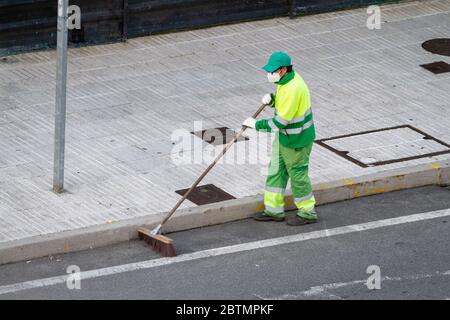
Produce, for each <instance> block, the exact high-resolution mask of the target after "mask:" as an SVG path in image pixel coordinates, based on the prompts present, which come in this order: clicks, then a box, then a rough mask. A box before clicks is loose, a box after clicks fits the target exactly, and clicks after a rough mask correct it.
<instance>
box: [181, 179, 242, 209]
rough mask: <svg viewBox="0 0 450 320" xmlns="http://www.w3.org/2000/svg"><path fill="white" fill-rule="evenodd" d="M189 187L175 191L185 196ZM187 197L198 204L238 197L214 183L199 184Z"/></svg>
mask: <svg viewBox="0 0 450 320" xmlns="http://www.w3.org/2000/svg"><path fill="white" fill-rule="evenodd" d="M188 190H189V189H182V190H177V191H175V192H176V193H178V194H179V195H181V196H183V195H184V194H185V193H186V192H187V191H188ZM187 199H188V200H189V201H191V202H193V203H195V204H196V205H203V204H209V203H214V202H220V201H225V200H231V199H236V197H234V196H232V195H231V194H229V193H228V192H225V191H224V190H222V189H220V188H219V187H217V186H215V185H213V184H206V185H204V186H198V187H196V188H194V190H192V192H191V193H190V194H189V195H188V197H187Z"/></svg>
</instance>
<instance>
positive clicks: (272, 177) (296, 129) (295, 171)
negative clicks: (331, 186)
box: [243, 52, 317, 226]
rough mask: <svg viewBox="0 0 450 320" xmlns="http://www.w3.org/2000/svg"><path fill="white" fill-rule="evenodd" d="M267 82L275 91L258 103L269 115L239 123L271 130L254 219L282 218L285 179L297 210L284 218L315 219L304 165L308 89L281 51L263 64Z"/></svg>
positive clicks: (310, 130)
mask: <svg viewBox="0 0 450 320" xmlns="http://www.w3.org/2000/svg"><path fill="white" fill-rule="evenodd" d="M263 69H264V70H265V71H266V72H267V78H268V80H269V82H272V83H275V84H276V85H277V89H276V93H275V94H266V95H265V96H264V97H263V98H262V103H263V104H266V105H270V106H272V107H274V109H275V115H274V117H273V118H270V119H262V120H258V121H256V120H255V119H254V118H248V119H246V120H245V121H244V123H243V125H244V126H247V127H250V128H254V129H256V130H257V131H265V132H274V133H275V134H276V136H275V139H274V142H273V145H272V156H271V160H270V164H269V173H268V176H267V179H266V186H265V192H264V206H265V209H264V211H263V212H258V213H256V214H255V216H254V219H255V220H258V221H283V220H285V211H284V204H285V203H284V193H285V190H286V186H287V183H288V181H289V179H290V180H291V189H292V196H293V199H294V203H295V205H296V207H297V209H298V211H297V214H296V215H295V216H293V217H288V218H287V221H286V222H287V224H289V225H296V226H298V225H305V224H310V223H315V222H317V214H316V212H315V210H314V207H315V203H316V200H315V198H314V194H313V192H312V188H311V182H310V179H309V176H308V165H309V158H310V154H311V149H312V146H313V141H314V139H315V137H316V134H315V129H314V123H313V114H312V110H311V100H310V95H309V89H308V86H307V85H306V83H305V81H304V80H303V78H302V77H301V76H300V75H299V74H298V73H297V72H295V71H294V70H293V67H292V62H291V58H290V57H289V55H287V54H286V53H284V52H275V53H273V54H272V55H271V56H270V58H269V61H268V63H267V64H266V65H265V66H264V67H263Z"/></svg>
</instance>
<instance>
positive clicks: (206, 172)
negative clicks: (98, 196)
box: [161, 104, 267, 225]
mask: <svg viewBox="0 0 450 320" xmlns="http://www.w3.org/2000/svg"><path fill="white" fill-rule="evenodd" d="M266 106H267V105H266V104H262V105H261V106H260V107H259V108H258V110H256V112H255V114H254V115H253V118H256V117H257V116H258V115H259V114H260V113H261V112H262V111H263V110H264V108H265V107H266ZM247 128H248V127H246V126H242V128H241V130H239V132H238V133H237V134H236V135H235V136H234V138H233V140H231V141H230V142H228V144H227V145H226V146H225V147H224V148H223V150H222V152H221V153H220V154H219V155H218V156H217V157H216V159H214V161H213V162H212V163H211V164H210V165H209V167H208V168H206V170H205V171H203V173H202V175H201V176H200V177H198V179H197V180H195V182H194V184H193V185H192V186H191V187H190V188H189V190H188V191H187V192H186V193H185V194H184V195H183V197H182V198H181V199H180V200H178V202H177V204H176V205H175V206H174V207H173V208H172V210H170V211H169V213H168V214H167V215H166V217H165V218H164V219H163V220H162V221H161V225H163V224H164V223H166V222H167V220H169V219H170V217H171V216H172V215H173V214H174V212H175V211H176V210H177V209H178V207H179V206H180V205H181V204H182V203H183V201H184V200H186V198H187V197H188V196H189V194H190V193H191V192H192V190H194V188H195V187H197V185H198V184H199V183H200V181H202V180H203V178H204V177H205V176H206V175H207V174H208V172H209V171H211V169H212V168H213V167H214V166H215V165H216V164H217V162H218V161H219V160H220V158H222V157H223V155H224V154H225V153H226V152H227V151H228V149H230V147H231V146H232V145H233V144H234V143H235V142H236V141H237V139H239V137H240V136H241V135H242V134H243V133H244V132H245V130H247Z"/></svg>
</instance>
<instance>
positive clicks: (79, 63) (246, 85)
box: [0, 0, 450, 243]
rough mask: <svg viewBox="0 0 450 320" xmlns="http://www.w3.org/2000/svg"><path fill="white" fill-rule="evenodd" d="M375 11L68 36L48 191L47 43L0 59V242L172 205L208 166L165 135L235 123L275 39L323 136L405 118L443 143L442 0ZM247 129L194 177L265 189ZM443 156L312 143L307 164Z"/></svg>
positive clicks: (386, 141)
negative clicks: (57, 168)
mask: <svg viewBox="0 0 450 320" xmlns="http://www.w3.org/2000/svg"><path fill="white" fill-rule="evenodd" d="M381 9H382V10H381V18H382V22H383V23H382V25H381V29H380V30H369V29H368V28H367V27H366V20H367V18H368V14H367V13H366V8H361V9H356V10H348V11H340V12H333V13H326V14H319V15H313V16H306V17H300V18H297V19H292V20H291V19H289V18H287V17H283V18H276V19H269V20H262V21H253V22H246V23H239V24H233V25H226V26H219V27H213V28H207V29H201V30H194V31H186V32H178V33H172V34H164V35H155V36H148V37H141V38H135V39H130V40H128V41H127V42H125V43H114V44H107V45H99V46H89V47H83V48H73V49H70V50H69V66H68V70H69V77H68V102H67V127H66V130H67V132H66V135H67V136H66V171H65V174H66V178H65V188H66V190H67V192H66V193H64V194H61V195H56V194H54V193H53V192H52V191H51V187H52V186H51V184H52V167H53V130H54V128H53V126H54V118H53V117H54V116H53V114H54V100H55V74H56V71H55V60H56V59H55V51H54V50H49V51H40V52H32V53H26V54H20V55H15V56H10V57H7V59H6V60H5V59H3V60H0V243H1V242H7V241H11V240H14V239H22V238H26V237H30V236H34V235H40V234H49V233H55V232H60V231H63V230H71V229H77V228H83V227H86V226H91V225H96V224H104V223H110V222H111V221H118V220H123V219H129V218H134V217H138V216H144V215H150V214H154V213H158V212H164V211H167V210H169V209H170V208H171V207H172V206H173V205H174V204H175V202H176V201H177V199H179V197H180V196H179V195H178V194H176V193H175V190H178V189H184V188H187V187H189V186H190V184H191V183H192V182H193V181H194V180H195V179H196V178H197V176H198V175H199V174H200V173H201V171H202V169H204V168H206V166H207V165H208V163H203V164H184V165H177V164H176V163H174V161H173V158H172V157H173V156H174V154H175V153H177V150H176V146H177V144H176V143H175V142H176V141H173V139H172V138H173V134H174V133H176V132H181V131H180V130H181V129H184V136H185V137H189V139H192V141H195V143H197V146H198V144H199V143H200V144H201V145H203V146H207V144H206V143H203V142H202V141H201V140H199V139H198V138H194V137H193V136H192V135H190V133H189V132H190V131H193V130H197V129H198V127H199V124H200V121H201V127H202V128H203V129H208V128H215V127H223V126H227V127H229V128H232V129H238V128H239V127H240V124H241V123H242V121H243V120H244V119H245V118H246V117H248V116H249V115H251V114H252V113H253V112H254V110H256V108H257V107H258V106H259V102H260V98H261V96H262V95H264V94H265V93H267V92H271V91H273V89H274V87H273V86H272V85H271V84H269V83H268V82H267V80H266V77H265V74H264V72H263V71H262V70H261V69H260V68H261V66H262V65H263V64H264V63H265V61H266V59H267V58H268V56H269V55H270V54H271V53H272V52H273V51H278V50H282V51H286V52H288V53H289V54H291V55H292V57H293V60H294V64H295V68H296V70H297V71H299V72H300V73H301V75H302V76H303V77H304V78H305V80H306V81H307V83H308V84H309V86H310V90H311V93H312V100H313V110H314V111H313V112H314V120H315V124H316V130H317V134H318V139H325V138H330V137H334V136H338V135H346V134H352V133H357V132H361V131H366V130H375V129H381V128H386V127H393V126H399V125H405V124H408V125H411V126H413V127H415V128H418V129H420V130H422V131H424V132H426V133H427V134H429V135H431V136H433V137H435V138H437V139H439V140H440V141H442V142H444V143H447V144H450V112H449V110H450V73H443V74H439V75H435V74H433V73H431V72H429V71H427V70H425V69H423V68H421V67H420V65H421V64H425V63H430V62H434V61H446V62H448V63H450V57H446V56H439V55H434V54H431V53H428V52H426V51H425V50H424V49H422V47H421V43H422V42H424V41H426V40H429V39H432V38H445V37H448V36H449V35H450V1H444V0H430V1H417V2H404V3H399V4H393V5H385V6H382V7H381ZM271 114H272V111H270V110H266V111H265V113H264V115H263V116H265V117H269V116H271ZM247 136H249V137H250V140H249V141H247V142H239V143H238V145H240V148H242V147H244V149H245V147H247V151H246V154H247V156H248V159H244V160H243V159H242V157H241V158H240V159H239V161H240V163H238V164H234V165H232V164H229V163H228V164H223V165H219V166H218V167H216V168H214V169H213V171H212V172H211V173H210V174H209V175H208V176H207V177H206V178H205V180H204V184H207V183H213V184H215V185H216V186H218V187H220V188H223V189H224V190H225V191H226V192H228V193H230V194H232V195H233V196H235V197H238V198H240V197H245V196H249V195H255V194H259V193H261V192H262V190H263V187H264V175H263V174H262V170H261V169H262V168H265V167H266V164H267V156H268V152H269V150H266V149H268V148H267V140H270V137H268V135H265V137H266V138H267V139H263V138H261V139H260V140H258V137H256V135H255V133H254V132H248V134H247ZM196 139H197V140H196ZM361 139H362V140H361ZM352 141H353V142H352ZM355 141H356V145H355ZM361 141H363V142H361ZM255 142H258V143H255ZM269 142H270V141H269ZM330 142H331V141H330ZM174 143H175V145H174ZM361 143H362V144H361ZM333 144H334V147H337V148H339V147H341V148H344V149H342V150H345V148H347V149H348V148H350V149H351V150H352V152H353V155H355V156H361V158H360V160H361V159H362V160H364V159H366V160H367V159H371V160H374V159H375V160H386V159H389V158H390V157H402V155H403V154H407V155H411V154H420V153H421V152H422V153H423V152H425V151H427V152H434V151H441V150H444V149H446V148H445V147H443V146H442V144H439V143H435V142H433V141H429V140H424V139H423V136H422V135H420V134H417V133H414V132H413V131H411V130H408V129H404V130H396V131H392V132H391V133H390V134H388V135H381V136H380V135H377V134H375V135H370V134H369V135H366V136H365V137H361V136H358V138H357V139H356V140H352V139H347V140H345V141H342V144H341V146H340V143H339V141H338V140H334V142H333ZM396 145H397V146H398V145H399V147H398V148H400V149H397V150H395V148H397V147H395V146H396ZM409 146H411V147H414V148H415V149H414V150H415V151H411V148H410V147H409ZM220 148H221V147H220V146H218V147H215V150H216V151H217V150H220ZM421 148H422V149H421ZM256 150H262V153H263V157H260V159H259V162H258V161H256V160H258V158H257V157H256V158H255V154H256ZM402 150H403V151H402ZM424 150H425V151H424ZM186 151H189V150H186ZM186 151H185V152H186ZM210 151H211V150H210ZM377 157H379V159H377ZM449 157H450V154H443V155H439V156H434V157H426V158H420V159H416V160H411V161H405V162H397V163H392V164H388V165H381V166H369V167H367V168H362V167H360V166H358V165H357V164H355V163H353V162H351V161H349V160H347V159H344V158H342V157H340V156H339V155H337V154H335V153H333V152H331V151H330V150H328V149H326V148H324V147H322V146H320V145H317V144H316V145H315V146H314V148H313V153H312V160H311V168H310V170H311V178H312V181H313V183H321V182H327V181H331V180H338V179H346V178H351V177H357V176H360V175H365V174H368V173H373V172H379V171H383V170H388V169H393V168H399V167H406V166H412V165H416V164H419V163H427V162H433V161H435V160H439V159H448V158H449ZM255 162H256V163H255ZM194 205H195V204H193V203H191V202H189V201H186V202H185V203H184V204H183V207H186V206H194Z"/></svg>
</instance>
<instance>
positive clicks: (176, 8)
mask: <svg viewBox="0 0 450 320" xmlns="http://www.w3.org/2000/svg"><path fill="white" fill-rule="evenodd" d="M381 2H393V1H391V0H378V1H377V0H372V1H370V0H315V1H314V0H73V1H70V3H69V4H70V5H77V6H79V7H80V9H81V29H74V30H70V31H69V43H70V45H85V44H94V43H104V42H112V41H120V40H125V39H127V38H129V37H138V36H144V35H149V34H154V33H161V32H169V31H176V30H185V29H194V28H200V27H206V26H213V25H219V24H225V23H231V22H240V21H247V20H256V19H264V18H272V17H277V16H286V15H290V16H291V17H296V16H299V15H303V14H309V13H315V12H323V11H330V10H337V9H345V8H350V7H358V6H363V5H368V4H373V3H381ZM56 15H57V0H0V55H5V54H11V53H14V52H18V51H24V50H33V49H43V48H49V47H55V45H56V19H57V17H56Z"/></svg>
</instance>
